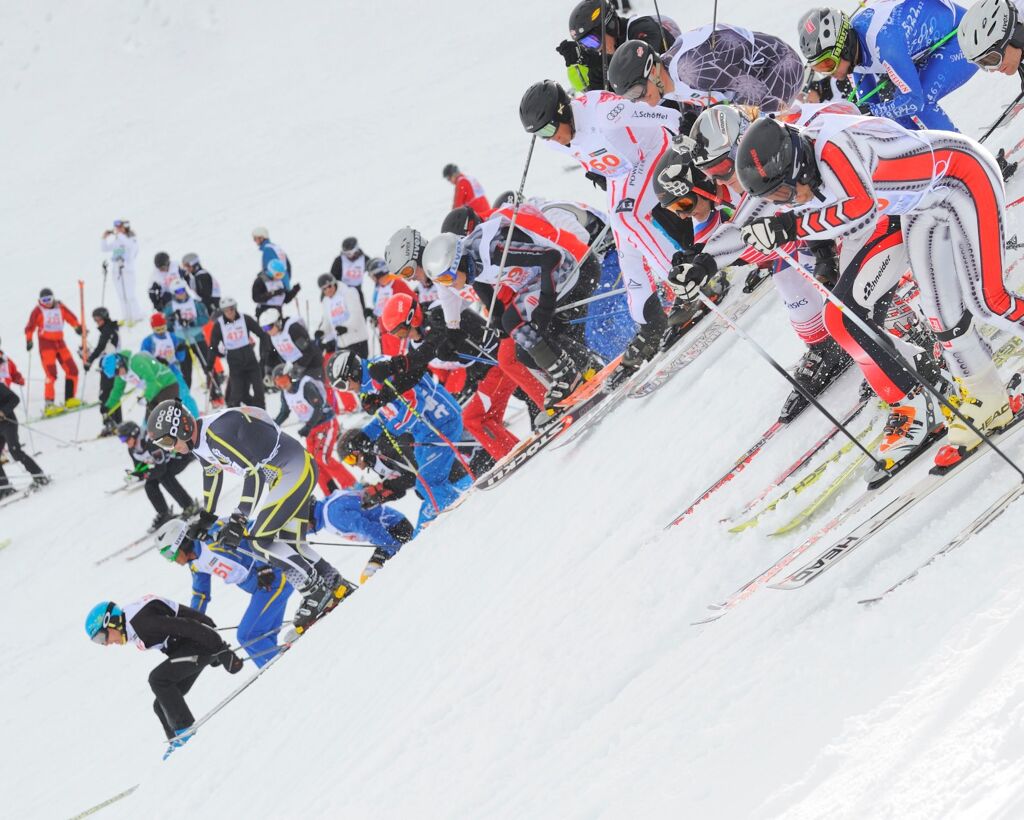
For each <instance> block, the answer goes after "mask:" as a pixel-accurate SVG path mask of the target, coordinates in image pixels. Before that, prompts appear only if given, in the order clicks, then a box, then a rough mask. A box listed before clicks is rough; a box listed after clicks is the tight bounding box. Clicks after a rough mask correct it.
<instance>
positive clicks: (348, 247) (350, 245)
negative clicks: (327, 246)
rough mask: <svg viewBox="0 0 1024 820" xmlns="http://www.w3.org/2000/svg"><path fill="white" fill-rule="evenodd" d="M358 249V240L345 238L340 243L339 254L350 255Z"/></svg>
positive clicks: (351, 237) (349, 237)
mask: <svg viewBox="0 0 1024 820" xmlns="http://www.w3.org/2000/svg"><path fill="white" fill-rule="evenodd" d="M358 247H359V240H358V239H356V238H355V237H354V236H346V237H345V238H344V239H343V240H342V241H341V252H342V253H352V251H354V250H355V249H356V248H358Z"/></svg>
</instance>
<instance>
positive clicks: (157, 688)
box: [85, 595, 242, 748]
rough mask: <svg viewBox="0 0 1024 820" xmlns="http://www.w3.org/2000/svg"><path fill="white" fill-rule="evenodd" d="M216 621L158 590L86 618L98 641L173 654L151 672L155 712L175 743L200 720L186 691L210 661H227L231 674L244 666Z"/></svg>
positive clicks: (105, 607)
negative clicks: (164, 595) (193, 714)
mask: <svg viewBox="0 0 1024 820" xmlns="http://www.w3.org/2000/svg"><path fill="white" fill-rule="evenodd" d="M215 626H216V624H215V623H214V622H213V620H212V619H211V618H209V617H207V616H206V615H204V614H202V613H201V612H198V611H197V610H195V609H192V608H191V607H188V606H185V605H184V604H179V603H177V602H175V601H172V600H170V599H168V598H160V597H157V596H156V595H146V596H143V597H142V598H139V599H138V600H137V601H132V602H131V603H129V604H125V606H124V608H123V609H122V608H121V607H119V606H118V605H117V604H115V603H114V602H113V601H102V602H100V603H99V604H97V605H96V606H95V607H93V608H92V610H90V612H89V614H88V616H87V617H86V619H85V631H86V634H87V635H88V636H89V639H90V640H91V641H92V642H93V643H97V644H100V645H102V646H122V645H124V644H128V643H134V644H136V645H137V646H140V647H141V648H143V649H159V650H160V651H161V652H163V653H164V654H165V655H166V656H167V660H165V661H164V662H163V663H161V664H160V665H159V666H157V667H156V668H155V669H153V671H152V672H150V673H149V688H150V689H152V690H153V694H154V695H155V696H156V700H154V701H153V711H154V712H155V713H156V716H157V718H158V719H159V720H160V725H161V726H162V727H163V730H164V734H165V735H166V737H167V739H168V740H170V741H171V746H172V748H173V747H177V746H179V745H181V743H184V742H185V741H181V743H175V742H174V740H175V737H176V736H178V735H181V734H184V733H185V732H187V731H188V729H189V728H190V727H191V726H192V724H193V723H195V722H196V721H195V718H194V717H193V716H192V712H191V710H190V709H189V708H188V704H187V703H185V695H186V694H188V692H189V690H190V689H191V688H192V686H193V685H194V684H195V682H196V680H197V679H198V678H199V675H200V674H201V673H202V671H203V670H204V669H205V668H206V667H207V666H223V667H224V670H225V671H226V672H227V673H228V674H230V675H234V674H237V673H238V672H240V671H242V659H241V658H239V657H238V655H236V654H235V653H234V652H233V651H232V649H231V647H230V646H228V645H227V643H225V642H224V639H223V638H221V636H220V635H218V634H217V633H216V632H215V631H214V627H215ZM186 740H187V738H186Z"/></svg>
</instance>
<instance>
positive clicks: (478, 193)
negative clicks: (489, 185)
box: [441, 162, 491, 219]
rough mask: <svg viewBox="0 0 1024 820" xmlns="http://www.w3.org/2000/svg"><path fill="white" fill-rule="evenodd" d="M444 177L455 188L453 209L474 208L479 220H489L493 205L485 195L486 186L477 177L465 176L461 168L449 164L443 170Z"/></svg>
mask: <svg viewBox="0 0 1024 820" xmlns="http://www.w3.org/2000/svg"><path fill="white" fill-rule="evenodd" d="M441 174H442V176H444V178H445V179H446V180H448V182H450V183H451V184H452V185H454V186H455V196H454V197H453V198H452V208H453V209H454V208H461V207H463V206H466V207H467V208H472V209H473V211H474V212H475V213H476V215H477V218H478V219H487V217H489V216H490V215H491V205H490V203H489V202H488V201H487V194H485V193H484V186H483V185H481V184H480V182H479V180H477V178H476V177H471V176H470V175H469V174H464V173H462V171H460V170H459V166H458V165H455V164H454V163H452V162H449V163H448V164H447V165H445V166H444V168H443V169H442V170H441Z"/></svg>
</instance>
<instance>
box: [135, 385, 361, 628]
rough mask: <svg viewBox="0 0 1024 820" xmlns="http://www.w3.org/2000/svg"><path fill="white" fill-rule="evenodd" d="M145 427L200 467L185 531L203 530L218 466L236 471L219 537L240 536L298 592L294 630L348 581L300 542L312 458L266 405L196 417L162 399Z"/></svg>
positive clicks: (218, 482) (212, 513) (312, 480)
mask: <svg viewBox="0 0 1024 820" xmlns="http://www.w3.org/2000/svg"><path fill="white" fill-rule="evenodd" d="M147 432H148V434H149V437H150V439H152V440H153V441H154V442H155V443H156V444H157V445H158V446H160V447H162V448H164V449H165V450H173V451H174V452H176V453H179V454H180V455H187V454H188V453H192V455H194V456H195V457H196V458H197V459H198V460H199V462H200V463H201V464H202V465H203V467H204V470H203V500H204V510H203V512H201V513H200V515H199V518H198V520H197V521H196V522H195V523H194V524H192V526H191V527H190V529H189V537H190V538H200V537H202V535H203V533H204V532H206V531H207V529H208V528H209V527H210V525H212V524H213V523H214V521H216V520H217V515H216V509H217V504H218V502H219V500H220V492H221V489H222V488H223V478H224V472H225V471H227V472H229V473H231V474H232V475H235V476H238V477H240V478H242V479H243V484H242V497H241V499H240V501H239V503H238V506H237V507H236V508H235V509H234V511H233V512H232V513H231V515H230V517H229V518H228V522H227V524H225V525H224V527H223V529H222V530H221V541H222V542H223V543H224V544H225V545H227V546H229V547H237V546H238V545H239V543H241V540H242V538H243V537H247V538H248V539H249V541H250V543H251V544H252V545H253V547H254V548H255V550H256V553H257V554H258V555H259V556H260V558H261V560H265V561H267V562H269V563H270V564H272V565H274V566H275V567H278V568H279V569H281V570H282V571H283V572H284V573H285V575H286V576H287V577H288V579H289V582H290V583H291V584H292V586H294V587H296V588H298V589H299V591H300V592H302V594H303V599H302V603H301V604H300V605H299V608H298V610H297V611H296V613H295V619H294V621H293V623H294V626H295V628H296V630H297V631H298V632H300V633H301V632H302V631H304V630H305V629H306V628H307V627H308V626H309V625H310V624H312V623H313V622H314V621H315V620H317V619H318V618H320V617H321V616H323V615H324V614H325V613H326V612H328V611H329V610H330V609H333V607H334V606H335V605H337V604H338V603H339V602H340V601H341V600H342V599H344V598H345V597H346V596H347V595H348V594H349V593H351V592H352V590H354V589H355V587H354V586H353V585H352V584H350V583H349V582H348V581H346V580H345V579H344V578H343V577H342V576H341V573H340V572H338V570H336V569H335V568H334V567H333V566H331V564H329V563H328V562H327V561H326V560H324V559H323V558H321V557H320V556H319V555H318V554H317V553H316V552H315V551H314V550H313V549H311V548H310V546H309V545H308V544H307V543H306V532H307V530H308V528H309V499H310V497H311V496H312V495H313V490H314V489H315V488H316V484H317V473H318V471H317V466H316V462H315V461H314V460H313V457H312V456H311V455H310V454H309V453H308V452H306V450H304V449H303V447H302V445H301V444H299V442H298V441H296V440H295V439H293V438H292V437H291V436H289V435H287V434H286V433H283V432H282V431H281V428H280V427H278V426H277V425H276V424H274V422H273V421H272V420H271V418H270V416H269V415H267V413H266V411H265V410H260V409H258V408H254V407H244V408H231V409H227V410H221V411H219V412H216V413H212V414H210V415H208V416H204V417H202V418H199V419H195V418H193V417H192V416H191V415H190V414H189V412H188V411H187V410H186V409H185V408H184V407H183V406H182V404H181V402H179V401H177V400H173V401H165V402H162V403H161V404H159V405H158V406H157V407H156V408H155V409H154V410H153V412H152V413H150V415H149V420H148V422H147ZM264 491H266V492H267V496H266V498H265V499H263V500H262V503H260V502H261V498H262V496H263V493H264ZM250 521H251V523H250Z"/></svg>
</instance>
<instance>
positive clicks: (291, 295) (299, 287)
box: [284, 284, 302, 302]
mask: <svg viewBox="0 0 1024 820" xmlns="http://www.w3.org/2000/svg"><path fill="white" fill-rule="evenodd" d="M300 290H302V285H300V284H295V285H292V288H291V290H289V291H288V292H287V293H285V295H284V301H285V302H290V301H292V299H294V298H295V297H296V296H298V295H299V291H300Z"/></svg>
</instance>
